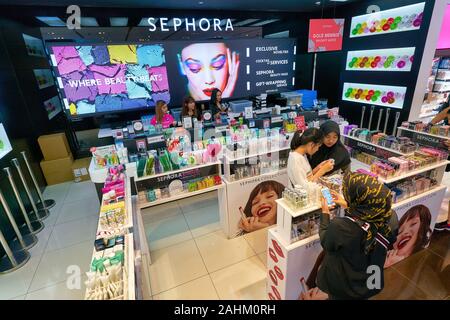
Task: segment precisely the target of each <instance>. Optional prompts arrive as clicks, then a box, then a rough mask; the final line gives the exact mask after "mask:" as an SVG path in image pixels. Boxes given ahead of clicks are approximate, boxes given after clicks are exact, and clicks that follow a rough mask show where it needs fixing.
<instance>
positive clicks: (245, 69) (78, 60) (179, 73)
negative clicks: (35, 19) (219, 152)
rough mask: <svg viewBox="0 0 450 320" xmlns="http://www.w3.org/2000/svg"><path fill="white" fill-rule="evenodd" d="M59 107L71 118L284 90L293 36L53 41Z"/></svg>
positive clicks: (289, 79)
mask: <svg viewBox="0 0 450 320" xmlns="http://www.w3.org/2000/svg"><path fill="white" fill-rule="evenodd" d="M49 52H50V54H51V59H52V63H53V65H54V66H55V71H56V73H57V75H58V84H59V88H60V89H61V91H62V93H63V97H64V98H65V99H64V106H65V109H66V110H68V113H69V114H70V115H71V116H77V117H79V116H93V115H95V114H101V113H108V112H120V111H128V110H133V109H135V110H137V109H149V110H153V108H154V106H155V104H156V102H157V101H158V100H164V101H166V102H167V103H171V104H172V105H175V106H179V105H180V104H181V103H182V100H183V98H184V97H185V96H192V97H193V98H194V99H195V100H196V101H197V102H208V101H209V100H210V98H211V93H212V91H213V89H219V90H221V91H222V93H223V94H222V97H223V98H224V99H229V98H243V97H248V96H250V95H254V94H260V93H266V92H283V91H289V90H291V89H292V88H293V86H294V83H295V77H294V73H295V54H296V44H295V40H293V39H270V40H268V39H249V40H226V41H217V42H211V41H210V42H183V41H167V42H164V43H163V44H161V43H158V44H125V45H123V44H122V45H119V44H114V45H78V46H75V45H58V46H52V47H50V48H49Z"/></svg>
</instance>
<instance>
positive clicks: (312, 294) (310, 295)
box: [299, 288, 328, 300]
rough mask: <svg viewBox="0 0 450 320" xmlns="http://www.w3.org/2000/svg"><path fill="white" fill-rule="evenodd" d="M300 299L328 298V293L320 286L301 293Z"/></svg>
mask: <svg viewBox="0 0 450 320" xmlns="http://www.w3.org/2000/svg"><path fill="white" fill-rule="evenodd" d="M299 300H328V294H326V293H325V292H323V291H321V290H320V289H319V288H312V289H309V290H308V291H307V292H306V293H305V292H302V293H300V297H299Z"/></svg>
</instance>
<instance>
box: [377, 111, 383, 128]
mask: <svg viewBox="0 0 450 320" xmlns="http://www.w3.org/2000/svg"><path fill="white" fill-rule="evenodd" d="M382 117H383V109H380V114H379V115H378V123H377V131H380V124H381V118H382Z"/></svg>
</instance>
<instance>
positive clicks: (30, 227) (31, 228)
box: [3, 167, 44, 234]
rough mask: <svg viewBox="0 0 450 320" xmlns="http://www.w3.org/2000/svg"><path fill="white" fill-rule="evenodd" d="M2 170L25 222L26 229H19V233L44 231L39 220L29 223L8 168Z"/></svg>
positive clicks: (28, 214) (27, 214)
mask: <svg viewBox="0 0 450 320" xmlns="http://www.w3.org/2000/svg"><path fill="white" fill-rule="evenodd" d="M3 170H4V171H5V172H6V175H7V176H8V180H9V183H10V184H11V188H12V189H13V191H14V196H15V197H16V200H17V203H18V204H19V208H20V210H21V211H22V214H23V218H24V219H25V222H26V228H25V226H24V227H21V228H19V229H20V232H21V233H22V234H27V232H33V233H38V232H40V231H41V230H42V229H44V224H43V223H42V222H41V221H39V220H35V221H30V217H29V216H30V213H27V211H26V209H25V206H24V205H23V202H22V199H21V198H20V194H19V191H18V190H17V186H16V184H15V182H14V179H13V177H12V173H11V169H10V168H9V167H6V168H4V169H3Z"/></svg>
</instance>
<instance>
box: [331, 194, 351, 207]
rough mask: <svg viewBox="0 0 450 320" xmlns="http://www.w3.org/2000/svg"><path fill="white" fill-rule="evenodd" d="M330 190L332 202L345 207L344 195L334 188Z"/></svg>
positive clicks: (346, 205)
mask: <svg viewBox="0 0 450 320" xmlns="http://www.w3.org/2000/svg"><path fill="white" fill-rule="evenodd" d="M330 191H331V196H332V197H333V200H334V203H336V204H337V205H338V206H340V207H341V208H343V209H347V208H348V204H347V201H345V199H344V197H343V196H342V195H340V194H339V193H337V192H336V191H334V190H330Z"/></svg>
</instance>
